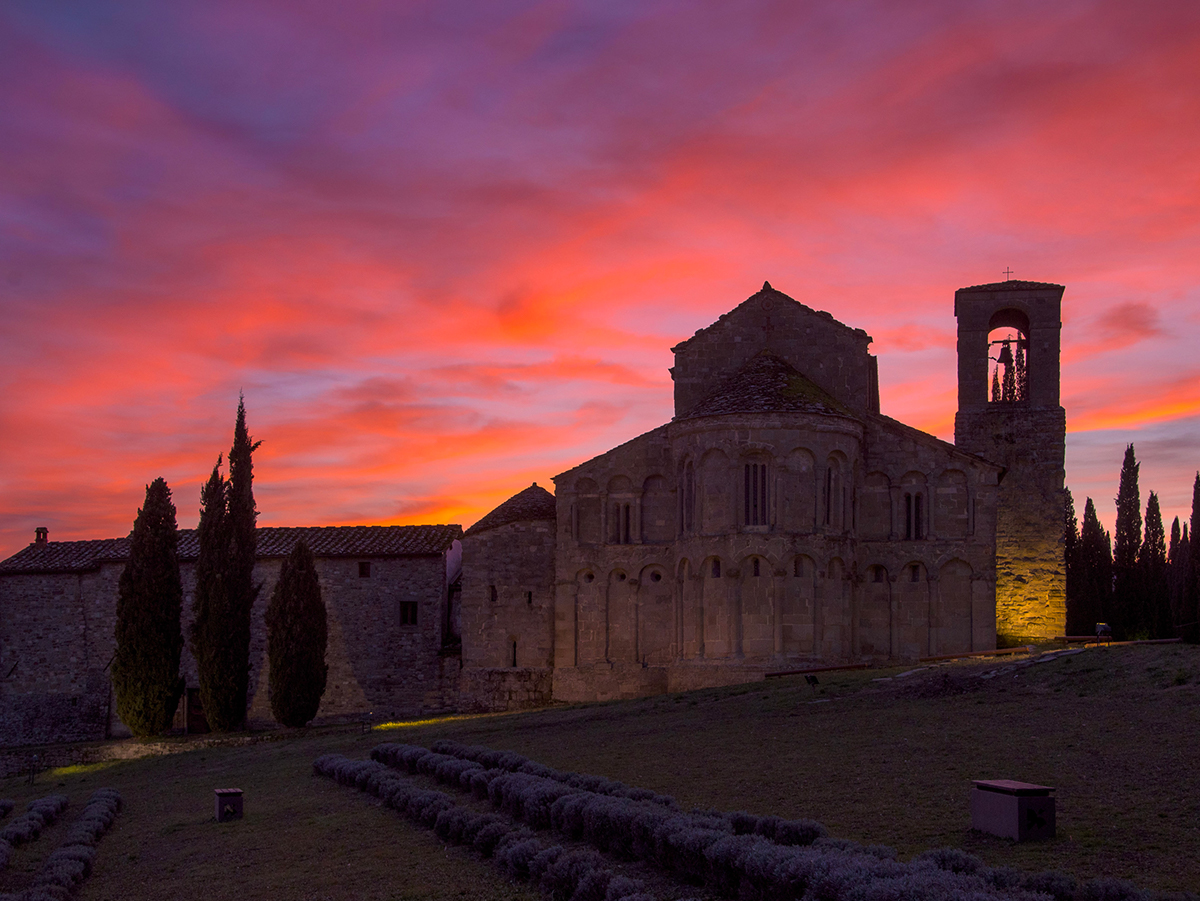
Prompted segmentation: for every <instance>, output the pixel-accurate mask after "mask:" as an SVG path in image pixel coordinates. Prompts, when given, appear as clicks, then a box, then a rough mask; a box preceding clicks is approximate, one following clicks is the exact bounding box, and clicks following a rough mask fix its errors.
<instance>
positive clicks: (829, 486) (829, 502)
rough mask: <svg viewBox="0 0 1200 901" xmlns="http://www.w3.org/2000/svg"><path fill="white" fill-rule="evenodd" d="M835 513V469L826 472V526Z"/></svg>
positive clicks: (831, 468) (830, 468)
mask: <svg viewBox="0 0 1200 901" xmlns="http://www.w3.org/2000/svg"><path fill="white" fill-rule="evenodd" d="M832 512H833V467H832V466H830V467H829V468H828V469H826V470H825V525H829V518H830V514H831V513H832Z"/></svg>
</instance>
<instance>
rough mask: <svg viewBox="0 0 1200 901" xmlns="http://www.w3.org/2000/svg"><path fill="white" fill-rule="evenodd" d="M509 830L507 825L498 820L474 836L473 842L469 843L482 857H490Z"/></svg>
mask: <svg viewBox="0 0 1200 901" xmlns="http://www.w3.org/2000/svg"><path fill="white" fill-rule="evenodd" d="M510 829H511V827H510V826H509V825H508V824H507V823H505V822H503V821H500V820H497V821H496V822H493V823H489V824H488V825H486V826H484V827H483V828H482V829H480V830H479V832H477V833H476V834H475V840H474V841H473V842H471V847H472V848H474V849H475V850H476V851H478V852H479V853H480V854H482V855H483V856H484V857H491V856H492V852H493V851H494V850H495V848H496V845H497V844H499V842H500V839H502V838H504V836H505V835H507V834H508V832H509V830H510Z"/></svg>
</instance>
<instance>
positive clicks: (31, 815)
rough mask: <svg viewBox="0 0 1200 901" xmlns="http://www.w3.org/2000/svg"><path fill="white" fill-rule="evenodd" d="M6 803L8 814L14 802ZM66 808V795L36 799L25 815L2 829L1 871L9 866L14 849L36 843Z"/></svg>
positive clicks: (30, 803)
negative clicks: (44, 830)
mask: <svg viewBox="0 0 1200 901" xmlns="http://www.w3.org/2000/svg"><path fill="white" fill-rule="evenodd" d="M4 803H5V804H7V805H8V810H6V811H5V813H8V812H9V811H11V810H12V808H13V802H12V801H5V802H4ZM66 806H67V797H66V795H47V796H46V797H44V798H36V799H34V800H33V801H30V802H29V806H28V807H26V808H25V812H24V813H23V814H21V815H20V816H19V817H17V818H16V819H15V820H13V821H12V822H11V823H9V824H8V825H7V826H5V827H4V828H3V829H0V871H3V870H4V869H5V868H6V867H7V866H8V862H9V860H10V859H12V853H13V849H14V848H17V847H19V846H21V845H24V844H28V843H29V842H32V841H35V840H36V839H37V837H38V836H39V835H41V834H42V830H43V829H45V828H46V827H47V826H50V825H52V824H53V823H54V821H55V820H57V819H58V817H59V815H60V814H61V813H62V812H63V810H65V809H66Z"/></svg>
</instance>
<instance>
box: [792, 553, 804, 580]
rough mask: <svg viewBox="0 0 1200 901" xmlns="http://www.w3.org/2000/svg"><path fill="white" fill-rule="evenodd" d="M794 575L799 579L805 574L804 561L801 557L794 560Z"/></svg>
mask: <svg viewBox="0 0 1200 901" xmlns="http://www.w3.org/2000/svg"><path fill="white" fill-rule="evenodd" d="M792 575H793V576H794V577H796V578H797V579H798V578H800V577H801V576H802V575H804V561H803V560H801V559H800V558H799V557H797V558H796V559H795V560H794V561H793V562H792Z"/></svg>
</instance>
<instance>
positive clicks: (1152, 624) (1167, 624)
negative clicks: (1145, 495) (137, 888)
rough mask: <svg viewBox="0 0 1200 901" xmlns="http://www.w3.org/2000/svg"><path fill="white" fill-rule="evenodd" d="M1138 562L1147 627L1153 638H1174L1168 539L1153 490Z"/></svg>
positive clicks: (1148, 504)
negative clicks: (1168, 570)
mask: <svg viewBox="0 0 1200 901" xmlns="http://www.w3.org/2000/svg"><path fill="white" fill-rule="evenodd" d="M1137 565H1138V571H1139V573H1138V582H1139V589H1140V591H1141V595H1142V611H1143V614H1142V615H1143V622H1144V628H1145V629H1146V631H1147V633H1148V635H1149V637H1150V638H1173V637H1174V634H1175V630H1174V628H1173V624H1172V622H1171V601H1170V596H1169V594H1168V591H1167V541H1166V535H1165V534H1164V532H1163V521H1162V511H1161V510H1160V509H1159V506H1158V495H1157V494H1155V493H1154V492H1153V491H1151V492H1150V499H1149V500H1148V501H1146V533H1145V535H1144V536H1143V537H1142V546H1141V547H1140V548H1139V549H1138V560H1137Z"/></svg>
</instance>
